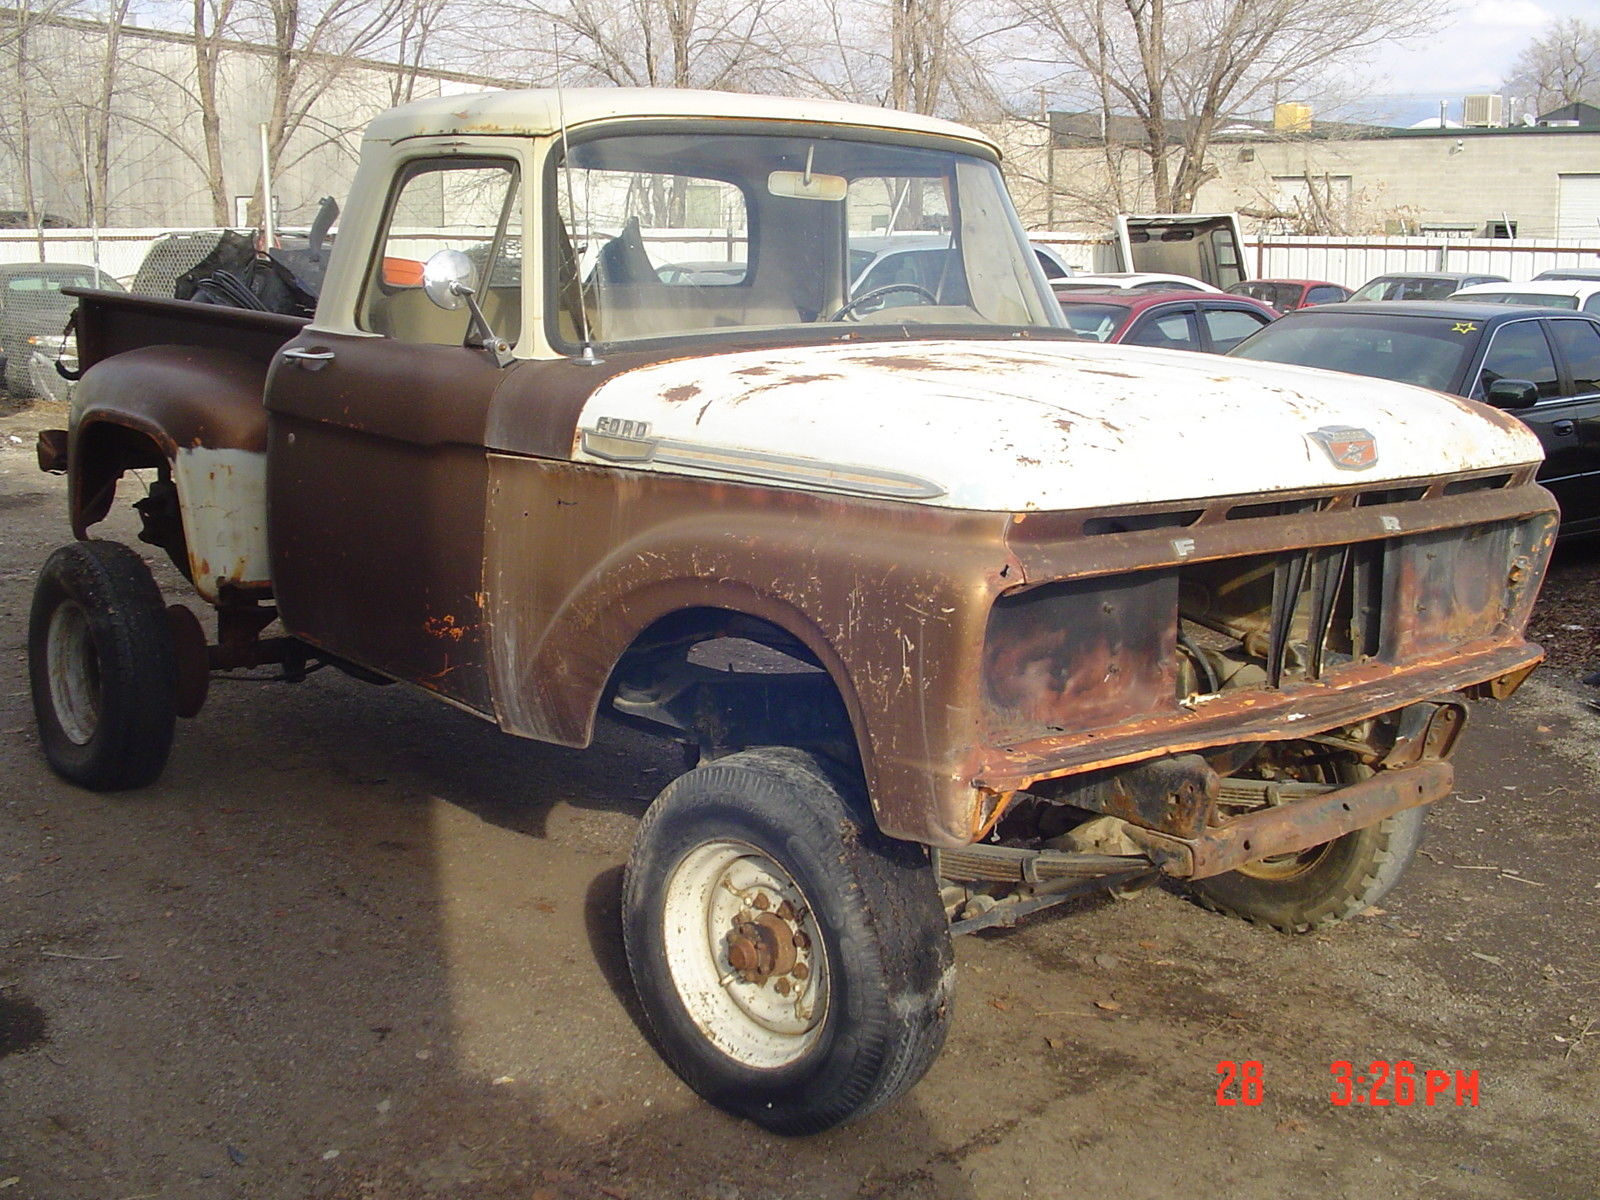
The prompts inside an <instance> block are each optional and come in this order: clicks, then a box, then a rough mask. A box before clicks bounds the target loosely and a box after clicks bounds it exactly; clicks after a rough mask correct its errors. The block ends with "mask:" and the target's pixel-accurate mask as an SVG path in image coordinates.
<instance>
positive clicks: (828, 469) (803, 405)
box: [573, 340, 1541, 512]
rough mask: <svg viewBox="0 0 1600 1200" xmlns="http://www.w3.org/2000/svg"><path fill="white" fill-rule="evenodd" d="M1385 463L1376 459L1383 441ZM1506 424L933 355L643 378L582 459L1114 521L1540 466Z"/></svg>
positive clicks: (1287, 379) (1158, 357)
mask: <svg viewBox="0 0 1600 1200" xmlns="http://www.w3.org/2000/svg"><path fill="white" fill-rule="evenodd" d="M1369 435H1370V437H1371V439H1372V442H1373V446H1374V448H1375V451H1376V455H1375V457H1373V458H1372V459H1371V461H1369V462H1366V463H1365V464H1364V465H1357V466H1354V467H1352V466H1348V465H1346V466H1341V465H1340V464H1339V463H1338V462H1336V461H1335V459H1336V455H1343V457H1345V458H1346V460H1348V461H1352V462H1356V463H1357V464H1359V463H1360V460H1362V459H1364V458H1366V457H1367V454H1366V453H1365V451H1364V450H1363V448H1362V446H1361V445H1360V443H1361V441H1362V439H1363V438H1364V437H1366V436H1369ZM1540 457H1541V450H1540V447H1539V442H1538V439H1537V438H1536V437H1535V436H1534V435H1533V434H1532V433H1531V432H1530V431H1529V430H1528V428H1527V427H1526V426H1524V425H1523V424H1522V423H1521V422H1520V421H1517V420H1516V419H1515V418H1513V417H1510V416H1508V415H1506V414H1505V413H1502V412H1500V411H1498V410H1495V409H1491V408H1488V407H1486V406H1484V405H1481V404H1477V403H1474V402H1472V401H1470V400H1464V399H1462V398H1460V397H1458V396H1446V395H1443V394H1441V393H1438V392H1432V391H1427V390H1425V389H1423V388H1417V387H1412V386H1409V385H1406V384H1397V383H1390V382H1387V381H1384V380H1377V379H1369V378H1366V377H1363V376H1354V375H1340V374H1334V373H1332V372H1327V371H1317V370H1311V369H1308V368H1303V367H1287V366H1282V365H1280V364H1276V363H1258V362H1249V361H1246V360H1243V359H1232V358H1219V357H1216V356H1212V355H1206V354H1195V353H1185V352H1181V351H1164V350H1144V349H1139V348H1136V347H1128V346H1102V345H1098V344H1081V345H1080V344H1077V343H1061V342H1028V343H1022V342H1012V341H1006V342H999V341H954V340H951V341H928V342H914V343H906V342H893V343H881V342H880V343H868V344H856V345H827V346H809V347H799V348H787V349H781V350H757V351H740V352H736V353H730V354H720V355H712V356H700V357H695V358H686V359H679V360H675V361H670V362H663V363H657V364H653V365H649V366H644V367H639V368H637V369H635V370H632V371H628V372H625V373H624V374H621V375H618V376H616V377H615V378H613V379H610V380H608V381H607V382H606V383H604V384H602V385H601V386H600V387H599V388H598V389H596V391H595V392H594V394H593V395H591V396H590V397H589V399H588V400H587V402H586V403H585V404H584V407H583V411H582V414H581V416H580V418H579V421H578V431H577V434H576V437H575V443H574V446H573V458H574V459H575V460H576V461H580V462H595V463H611V464H613V465H618V466H627V467H629V468H631V469H637V470H645V471H663V472H669V473H673V474H684V475H700V476H710V477H717V478H723V479H730V478H731V479H743V480H747V481H750V482H763V483H767V484H771V485H776V486H783V487H801V488H807V489H811V490H821V491H838V492H846V493H852V494H861V495H876V496H885V497H900V498H904V499H908V500H916V501H918V502H920V503H924V504H935V505H941V506H946V507H951V508H964V509H978V510H993V511H1009V512H1016V511H1024V510H1031V509H1045V510H1049V509H1076V508H1106V507H1120V506H1124V505H1133V504H1145V503H1153V502H1161V501H1173V500H1189V499H1202V498H1208V497H1214V496H1226V495H1238V494H1242V493H1259V492H1276V491H1288V490H1293V489H1301V488H1318V487H1337V486H1341V485H1349V484H1365V483H1379V482H1382V481H1386V480H1396V479H1407V478H1416V477H1420V476H1431V475H1444V474H1455V473H1458V472H1463V471H1473V470H1479V469H1487V468H1494V467H1503V466H1510V465H1513V464H1522V463H1530V462H1537V461H1538V460H1539V459H1540Z"/></svg>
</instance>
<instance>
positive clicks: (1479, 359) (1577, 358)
mask: <svg viewBox="0 0 1600 1200" xmlns="http://www.w3.org/2000/svg"><path fill="white" fill-rule="evenodd" d="M1231 353H1232V354H1233V356H1234V357H1236V358H1250V359H1256V360H1260V361H1267V362H1279V363H1297V364H1299V365H1300V366H1305V367H1323V368H1327V369H1329V370H1334V371H1347V372H1349V373H1351V374H1355V375H1370V376H1373V377H1375V378H1378V379H1394V380H1399V381H1400V382H1402V383H1415V384H1418V385H1420V386H1422V387H1426V388H1433V389H1434V390H1435V391H1440V392H1453V393H1455V394H1456V395H1458V396H1466V397H1468V398H1470V399H1473V400H1482V401H1484V402H1485V403H1488V404H1491V405H1493V406H1494V407H1496V408H1500V409H1504V410H1506V411H1507V412H1511V413H1514V414H1515V415H1516V416H1517V417H1519V418H1520V419H1521V420H1522V421H1523V422H1524V423H1525V424H1527V425H1528V426H1529V428H1531V429H1532V430H1533V431H1534V432H1535V433H1536V434H1538V435H1539V441H1540V442H1542V443H1543V444H1544V452H1545V460H1544V465H1543V466H1541V467H1540V468H1539V473H1538V480H1539V482H1540V483H1542V484H1544V486H1545V487H1547V488H1549V489H1550V490H1551V491H1552V492H1554V493H1555V496H1556V499H1557V500H1559V501H1560V503H1561V533H1562V535H1563V536H1569V535H1572V534H1579V533H1592V532H1595V531H1597V530H1600V317H1593V316H1589V315H1587V314H1585V313H1575V312H1563V311H1561V310H1559V309H1551V308H1541V309H1533V308H1521V307H1513V306H1511V305H1506V304H1481V303H1471V302H1468V301H1466V300H1452V301H1449V302H1444V303H1434V304H1429V303H1426V302H1423V301H1410V302H1407V301H1400V302H1396V303H1384V304H1357V303H1356V302H1355V301H1350V302H1348V303H1345V304H1339V305H1331V306H1328V307H1324V308H1305V309H1301V310H1300V311H1299V312H1292V313H1287V314H1285V315H1284V316H1283V317H1281V318H1280V319H1278V320H1277V321H1274V322H1273V323H1272V324H1271V325H1268V326H1267V327H1266V328H1264V329H1262V330H1261V332H1259V333H1257V334H1255V335H1253V336H1252V337H1250V338H1248V339H1246V340H1245V341H1243V342H1241V343H1240V344H1239V345H1237V346H1235V347H1234V348H1233V350H1232V351H1231Z"/></svg>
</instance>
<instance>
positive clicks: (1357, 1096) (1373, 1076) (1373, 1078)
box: [1217, 1058, 1478, 1108]
mask: <svg viewBox="0 0 1600 1200" xmlns="http://www.w3.org/2000/svg"><path fill="white" fill-rule="evenodd" d="M1328 1071H1329V1073H1330V1074H1331V1075H1332V1076H1333V1077H1334V1080H1335V1087H1334V1090H1333V1091H1332V1092H1330V1093H1329V1094H1328V1100H1329V1101H1330V1102H1331V1103H1332V1104H1334V1105H1336V1106H1337V1107H1339V1108H1350V1107H1352V1106H1356V1105H1365V1106H1367V1107H1370V1108H1408V1107H1410V1106H1411V1105H1413V1104H1422V1105H1424V1106H1426V1107H1428V1108H1433V1107H1435V1106H1438V1105H1451V1104H1453V1105H1454V1106H1455V1107H1456V1108H1476V1107H1478V1072H1477V1071H1476V1070H1472V1071H1439V1070H1432V1069H1430V1070H1425V1071H1419V1070H1417V1064H1416V1063H1414V1062H1412V1061H1411V1060H1410V1059H1408V1058H1402V1059H1397V1060H1395V1061H1394V1062H1390V1061H1388V1060H1386V1059H1376V1060H1374V1061H1372V1062H1370V1063H1368V1064H1367V1065H1366V1067H1365V1069H1362V1070H1357V1069H1356V1065H1355V1064H1354V1063H1352V1062H1349V1061H1347V1060H1344V1059H1340V1060H1339V1061H1338V1062H1335V1063H1330V1064H1329V1066H1328ZM1217 1074H1218V1075H1220V1076H1222V1081H1221V1082H1220V1083H1218V1084H1217V1106H1218V1107H1219V1108H1237V1107H1239V1106H1241V1105H1242V1106H1243V1107H1245V1108H1255V1107H1256V1106H1257V1105H1259V1104H1260V1103H1261V1102H1262V1100H1264V1099H1265V1098H1266V1084H1267V1080H1266V1068H1265V1067H1264V1066H1263V1065H1262V1063H1261V1060H1260V1059H1258V1058H1247V1059H1243V1060H1234V1059H1231V1058H1225V1059H1223V1060H1222V1061H1221V1062H1219V1063H1218V1064H1217Z"/></svg>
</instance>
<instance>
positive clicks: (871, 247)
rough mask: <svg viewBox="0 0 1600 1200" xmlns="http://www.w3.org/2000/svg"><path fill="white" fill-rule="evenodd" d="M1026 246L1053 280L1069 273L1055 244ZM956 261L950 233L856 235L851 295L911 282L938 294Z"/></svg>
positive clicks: (958, 256)
mask: <svg viewBox="0 0 1600 1200" xmlns="http://www.w3.org/2000/svg"><path fill="white" fill-rule="evenodd" d="M1028 246H1029V248H1030V249H1032V251H1033V256H1034V258H1036V259H1037V260H1038V262H1039V266H1040V268H1041V269H1042V270H1043V271H1044V277H1045V278H1046V279H1048V280H1050V281H1051V282H1052V283H1054V282H1055V281H1056V280H1059V279H1066V278H1067V277H1069V276H1070V275H1071V274H1072V267H1071V266H1070V265H1068V263H1067V262H1066V260H1065V259H1063V258H1062V257H1061V254H1060V252H1059V251H1058V250H1056V249H1055V247H1053V246H1047V245H1044V244H1043V243H1040V242H1029V243H1028ZM959 261H960V253H959V251H958V250H957V249H955V248H954V235H952V234H948V233H891V234H882V233H880V234H864V235H858V236H855V237H852V238H851V239H850V278H851V280H852V283H851V285H850V294H851V295H852V296H864V295H866V294H867V293H868V292H871V291H876V290H877V289H879V288H885V287H896V286H904V287H911V286H913V285H914V286H916V287H918V288H924V289H926V290H928V291H930V292H934V293H939V292H941V287H940V280H941V277H942V276H943V275H944V273H945V272H946V271H947V270H948V268H949V266H950V264H951V263H958V262H959Z"/></svg>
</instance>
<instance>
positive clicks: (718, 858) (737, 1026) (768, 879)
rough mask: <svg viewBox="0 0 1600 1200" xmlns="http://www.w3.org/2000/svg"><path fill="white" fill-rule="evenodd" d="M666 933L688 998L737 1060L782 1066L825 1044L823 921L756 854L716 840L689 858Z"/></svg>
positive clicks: (670, 898) (669, 907) (672, 966)
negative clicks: (821, 1041) (822, 1040)
mask: <svg viewBox="0 0 1600 1200" xmlns="http://www.w3.org/2000/svg"><path fill="white" fill-rule="evenodd" d="M752 928H753V929H754V930H756V931H758V933H759V936H754V935H752V934H751V932H750V931H751V930H752ZM662 932H663V939H662V940H663V944H664V946H665V949H666V957H667V969H668V970H669V971H670V972H671V974H672V983H673V987H674V988H675V989H676V990H677V993H678V997H679V999H680V1000H682V1001H683V1006H684V1008H685V1009H687V1010H688V1013H689V1016H690V1017H691V1018H692V1019H693V1020H694V1023H695V1024H696V1025H697V1026H699V1028H700V1031H701V1033H703V1034H704V1035H705V1037H706V1040H707V1041H709V1042H710V1043H711V1044H712V1045H714V1046H715V1047H716V1048H717V1049H718V1050H720V1051H722V1053H724V1054H726V1055H727V1056H728V1057H729V1058H732V1059H734V1060H735V1061H737V1062H740V1063H742V1064H744V1065H745V1066H748V1067H756V1068H762V1069H772V1068H775V1067H783V1066H787V1065H788V1064H790V1063H792V1062H794V1061H796V1060H797V1059H799V1058H800V1057H801V1056H802V1055H803V1054H805V1052H806V1051H807V1050H809V1049H810V1048H811V1046H812V1045H813V1044H815V1042H816V1040H817V1038H818V1037H819V1036H821V1032H822V1024H823V1021H824V1020H825V1019H826V1017H827V1009H828V960H827V951H826V949H825V947H824V946H823V943H822V938H821V937H820V934H819V930H818V928H817V923H816V917H815V916H814V915H813V913H812V911H811V906H810V904H809V903H808V902H807V900H806V896H805V893H803V892H802V891H801V890H800V887H799V885H798V884H797V883H795V881H794V878H793V877H792V876H791V875H790V874H789V872H788V871H786V870H784V869H783V867H781V866H779V865H778V864H777V863H776V862H774V861H773V860H772V859H771V858H769V857H767V856H766V855H765V854H763V853H762V852H761V851H760V850H757V849H756V848H755V847H754V846H751V845H748V844H747V843H744V842H734V841H715V842H707V843H705V844H704V845H702V846H697V847H696V848H695V849H693V850H691V851H690V852H689V853H688V854H686V855H685V856H684V857H683V859H682V860H681V861H680V862H679V863H678V865H677V867H676V868H675V869H674V870H673V872H672V875H671V877H670V878H669V879H668V880H667V885H666V895H665V903H664V904H663V907H662ZM752 952H753V953H754V955H755V961H754V963H752V961H751V954H752ZM736 960H738V961H740V962H741V963H743V964H746V965H744V967H743V969H741V967H740V966H736V965H735V961H736ZM784 967H787V969H781V968H784Z"/></svg>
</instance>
